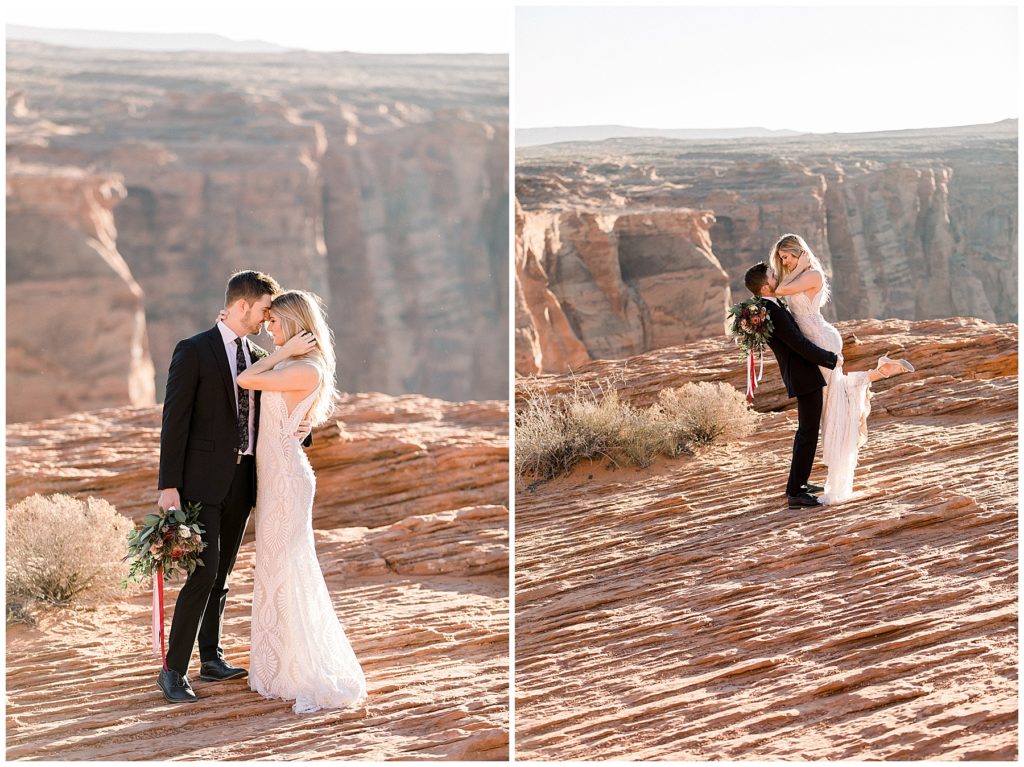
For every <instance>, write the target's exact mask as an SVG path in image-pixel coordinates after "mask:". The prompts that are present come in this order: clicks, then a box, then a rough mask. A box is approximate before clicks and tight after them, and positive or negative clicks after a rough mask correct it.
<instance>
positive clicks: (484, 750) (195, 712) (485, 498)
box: [6, 394, 509, 761]
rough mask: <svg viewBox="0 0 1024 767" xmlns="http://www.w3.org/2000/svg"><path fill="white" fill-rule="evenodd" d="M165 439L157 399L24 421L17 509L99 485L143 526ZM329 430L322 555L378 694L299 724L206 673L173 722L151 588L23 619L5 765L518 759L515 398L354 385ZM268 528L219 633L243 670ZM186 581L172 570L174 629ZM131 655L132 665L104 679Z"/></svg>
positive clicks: (316, 456)
mask: <svg viewBox="0 0 1024 767" xmlns="http://www.w3.org/2000/svg"><path fill="white" fill-rule="evenodd" d="M159 433H160V408H159V407H155V406H149V407H120V408H108V409H105V410H100V411H95V412H91V413H76V414H74V415H71V416H66V417H63V418H57V419H52V420H48V421H33V422H24V423H17V424H10V425H9V426H8V432H7V444H8V461H7V502H8V503H14V502H16V501H17V500H20V499H22V498H24V497H26V496H28V495H31V494H33V493H43V494H48V493H53V492H63V493H68V494H71V495H74V496H76V497H79V498H83V499H84V498H85V497H87V496H94V497H99V498H103V499H104V500H106V501H109V502H110V503H113V504H114V505H115V506H116V507H117V508H118V510H119V511H120V512H122V513H124V514H126V515H128V516H129V517H131V518H132V519H134V520H136V521H139V520H141V518H142V517H143V516H144V515H145V514H147V513H149V512H150V511H152V510H153V508H154V503H155V501H156V491H155V487H156V475H157V456H158V453H159V450H158V446H159ZM313 440H314V443H313V447H312V448H311V449H310V451H309V458H310V463H311V465H312V466H313V469H314V471H315V472H316V475H317V494H316V498H315V500H314V506H313V535H314V539H315V543H316V550H317V557H318V559H319V561H320V566H321V568H322V570H323V572H324V578H325V580H326V582H327V588H328V590H329V591H330V593H331V596H332V598H333V600H334V607H335V610H336V611H337V613H338V617H339V619H340V620H341V622H342V625H343V626H344V627H345V631H346V633H347V635H348V637H349V639H350V641H351V642H352V646H353V649H354V650H355V653H356V656H357V657H358V658H359V660H360V663H361V665H362V666H363V670H364V672H365V674H366V679H367V692H368V698H367V700H366V703H365V705H364V706H363V707H362V708H360V709H356V710H348V711H343V712H338V711H323V712H319V713H318V714H311V715H309V716H308V717H307V716H303V717H297V716H295V714H294V713H293V712H292V710H291V703H290V702H287V701H280V700H265V699H263V698H261V697H260V696H259V695H257V694H256V693H254V692H251V691H250V690H249V688H248V686H247V685H246V684H244V683H230V684H214V683H207V682H202V681H198V680H196V681H194V682H193V683H194V684H195V686H196V691H197V694H198V695H199V696H200V700H199V702H198V703H196V704H194V705H191V706H188V707H187V710H185V709H176V710H175V711H174V716H173V717H170V718H168V709H167V706H166V705H165V704H164V703H163V700H162V699H161V698H160V693H159V691H158V690H157V689H156V686H155V679H156V673H157V670H158V669H159V661H156V660H154V659H153V657H152V655H151V654H150V647H151V645H150V639H149V637H150V635H149V631H150V628H149V627H150V604H151V595H150V593H149V592H148V591H145V590H141V589H133V590H132V591H130V592H127V593H124V592H119V593H117V594H113V595H104V596H102V597H101V598H98V599H97V601H96V604H93V605H89V606H88V607H87V609H78V610H75V609H53V610H50V611H45V610H43V611H41V612H40V614H39V619H38V623H37V624H36V625H35V626H25V625H9V626H8V627H7V655H6V657H7V701H6V703H7V706H6V709H7V711H6V713H7V718H6V725H7V738H6V748H7V752H6V756H7V758H8V759H47V760H57V761H61V760H71V761H74V760H108V761H109V760H114V761H118V760H137V759H139V758H140V757H142V756H144V757H145V758H148V759H156V760H160V759H176V758H181V757H182V755H186V756H188V757H189V758H192V759H209V760H219V759H231V758H233V759H267V758H294V759H304V760H316V759H339V760H343V759H362V760H373V761H388V760H414V759H423V758H430V759H450V760H456V759H460V760H461V759H468V760H484V759H487V760H491V759H493V760H507V758H508V742H509V721H508V696H509V685H508V649H509V648H508V641H509V633H508V609H509V601H508V596H509V595H508V568H509V545H508V526H509V518H508V505H509V498H508V452H509V450H508V403H507V402H506V401H480V402H461V403H460V402H447V401H443V400H437V399H428V398H425V397H421V396H415V395H404V396H401V397H391V396H388V395H383V394H361V395H350V396H347V397H345V398H344V401H343V402H342V403H341V404H340V405H339V407H338V409H337V410H336V411H335V414H334V419H332V421H331V422H329V423H328V424H326V425H324V426H323V427H321V428H317V429H316V430H314V434H313ZM253 537H254V533H253V524H252V522H251V521H250V524H249V528H248V531H247V534H246V538H245V540H244V541H243V543H242V547H241V550H240V551H239V556H238V560H237V562H236V564H235V568H234V571H233V572H232V575H231V580H230V582H229V585H230V588H231V594H230V596H229V598H228V602H227V607H226V610H225V619H224V632H223V641H224V650H225V653H226V656H227V657H228V658H229V659H230V660H231V661H232V662H235V663H237V664H239V665H242V666H245V667H248V666H249V665H250V663H249V621H250V616H251V613H252V588H253V568H254V565H255V550H254V541H253ZM180 586H181V581H180V580H178V579H175V580H173V581H169V582H168V587H167V594H166V604H167V606H168V607H167V626H168V627H169V626H170V621H171V619H172V617H173V606H174V602H175V599H176V597H177V591H178V588H179V587H180ZM115 658H116V665H117V673H116V674H115V673H111V674H98V673H97V669H101V668H109V667H110V665H111V662H112V659H115ZM193 669H195V666H193ZM225 712H231V715H230V716H228V717H225ZM325 733H326V736H325Z"/></svg>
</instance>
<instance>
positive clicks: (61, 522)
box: [6, 494, 132, 623]
mask: <svg viewBox="0 0 1024 767" xmlns="http://www.w3.org/2000/svg"><path fill="white" fill-rule="evenodd" d="M131 528H132V522H131V520H129V519H128V518H127V517H125V516H123V515H121V514H119V513H118V512H117V509H115V508H114V507H113V506H111V505H110V504H109V503H107V502H106V501H104V500H101V499H97V498H88V499H86V500H85V501H80V500H78V499H77V498H73V497H71V496H68V495H59V494H58V495H50V496H42V495H33V496H31V497H29V498H26V499H25V500H23V501H21V502H20V503H16V504H15V505H13V506H11V507H9V508H8V509H7V573H6V585H7V620H8V622H22V623H30V622H31V620H32V618H31V606H32V604H33V603H36V602H45V603H49V604H54V605H70V604H72V603H74V602H76V601H78V600H79V599H81V598H82V597H84V596H86V595H93V596H98V595H101V594H103V593H106V592H108V591H110V590H112V589H113V588H114V586H115V585H116V584H117V583H118V582H119V581H120V580H121V578H122V576H123V575H124V573H123V570H124V566H123V564H122V562H121V559H122V557H123V556H124V553H125V550H126V549H125V540H126V536H127V535H128V531H129V530H131Z"/></svg>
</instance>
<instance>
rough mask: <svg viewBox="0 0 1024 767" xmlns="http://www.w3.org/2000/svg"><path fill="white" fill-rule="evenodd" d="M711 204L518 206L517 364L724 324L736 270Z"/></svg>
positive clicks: (615, 353)
mask: <svg viewBox="0 0 1024 767" xmlns="http://www.w3.org/2000/svg"><path fill="white" fill-rule="evenodd" d="M713 220H714V219H713V217H712V216H711V215H710V214H708V213H707V212H705V211H692V210H674V211H664V210H651V211H646V212H635V213H627V214H621V215H615V214H595V213H589V212H565V213H548V212H537V213H524V212H523V211H522V209H521V208H519V207H518V206H517V208H516V254H515V258H516V370H517V371H518V372H520V373H538V372H542V371H548V370H570V369H575V368H577V367H579V366H580V365H582V364H583V363H584V362H587V361H589V360H591V359H607V358H618V357H623V356H627V355H630V354H637V353H639V352H641V351H645V350H648V349H654V348H660V347H662V346H671V345H675V344H679V343H683V342H685V341H690V340H694V339H697V338H701V337H705V336H708V335H712V334H714V333H716V332H722V331H723V329H724V322H723V318H724V316H725V310H726V308H727V307H728V304H729V285H728V276H727V275H726V273H725V271H724V270H723V269H722V267H721V266H720V265H719V263H718V260H717V259H716V258H715V256H714V254H713V253H712V252H711V244H710V238H709V236H708V230H709V228H710V226H711V223H712V222H713Z"/></svg>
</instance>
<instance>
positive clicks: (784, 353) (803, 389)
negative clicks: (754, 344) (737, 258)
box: [743, 262, 839, 509]
mask: <svg viewBox="0 0 1024 767" xmlns="http://www.w3.org/2000/svg"><path fill="white" fill-rule="evenodd" d="M743 282H744V284H745V285H746V286H747V290H749V291H750V292H751V293H753V294H754V295H755V296H758V297H760V298H763V299H764V304H765V307H766V308H767V309H768V316H769V317H771V320H772V334H771V338H770V339H769V340H768V345H769V346H770V347H771V349H772V351H773V352H774V353H775V359H776V360H777V361H778V363H779V372H780V373H781V374H782V380H783V382H785V384H786V393H787V394H789V396H790V397H796V410H797V429H796V436H795V437H794V438H793V460H792V463H791V464H790V467H789V480H788V482H787V483H786V495H787V496H789V508H791V509H798V508H802V507H806V506H820V505H821V503H820V502H819V501H818V499H817V497H816V496H814V495H812V494H811V491H812V490H814V491H815V492H821V490H822V488H820V487H817V486H815V485H808V484H807V481H808V480H809V479H810V476H811V466H812V465H813V464H814V452H815V451H816V450H817V449H818V429H819V426H820V424H821V402H822V396H821V390H822V389H823V388H824V387H825V378H824V376H822V375H821V371H820V370H818V366H819V365H820V366H821V367H825V368H829V369H830V370H832V369H835V366H836V364H837V363H838V362H839V358H838V357H837V356H836V355H835V354H834V353H833V352H830V351H826V350H825V349H822V348H821V347H819V346H816V345H815V344H813V343H811V342H810V341H809V340H807V338H806V337H805V336H804V335H803V333H801V332H800V328H799V327H797V324H796V320H794V319H793V315H791V314H790V313H789V310H788V309H787V308H786V307H785V306H784V305H783V304H782V303H780V301H779V299H778V298H777V297H776V296H775V288H776V287H778V280H777V279H776V277H775V275H774V274H773V273H772V272H771V271H770V270H769V269H768V265H767V264H765V263H763V262H762V263H759V264H755V265H754V266H752V267H750V269H748V270H747V273H746V275H744V277H743Z"/></svg>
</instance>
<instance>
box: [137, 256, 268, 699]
mask: <svg viewBox="0 0 1024 767" xmlns="http://www.w3.org/2000/svg"><path fill="white" fill-rule="evenodd" d="M280 292H281V288H280V286H279V285H278V284H277V282H276V281H275V280H274V279H273V278H272V277H270V276H268V275H266V274H262V273H261V272H253V271H246V272H238V273H237V274H234V275H233V276H232V277H231V279H230V281H229V282H228V286H227V292H226V295H225V303H224V306H225V308H226V311H227V317H226V318H225V319H224V320H223V321H220V322H218V323H217V324H216V325H215V326H214V327H212V328H211V329H209V330H207V331H205V332H203V333H199V334H198V335H195V336H192V337H191V338H187V339H185V340H184V341H180V342H179V343H178V345H177V347H176V348H175V350H174V356H173V357H172V358H171V366H170V370H169V372H168V374H167V393H166V395H165V397H164V410H163V426H162V428H161V431H160V479H159V489H160V497H159V499H158V501H157V503H158V504H159V506H160V508H162V509H168V508H178V509H180V508H182V501H185V502H191V503H199V504H201V505H202V511H201V512H200V515H199V521H200V523H201V524H202V526H203V529H204V530H205V532H204V533H203V540H204V541H205V542H206V549H205V550H204V551H203V553H202V554H201V557H202V561H203V566H202V567H197V568H196V569H195V571H194V572H193V573H192V574H191V575H190V576H189V577H188V580H186V581H185V585H184V586H182V588H181V592H180V593H179V594H178V600H177V602H176V603H175V607H174V618H173V620H172V622H171V632H170V635H169V636H168V639H167V657H166V659H165V664H164V668H163V669H162V670H161V671H160V676H159V678H158V680H157V686H158V687H160V689H161V690H162V691H163V694H164V698H166V699H167V700H168V701H169V702H171V703H183V702H189V701H195V700H196V695H195V692H194V691H193V690H192V686H191V685H190V684H189V681H188V678H187V676H186V673H187V671H188V665H189V660H190V659H191V657H192V649H193V648H194V647H195V644H196V638H197V636H198V639H199V658H200V661H201V663H202V666H201V668H200V672H199V678H200V679H204V680H207V681H221V680H225V679H237V678H240V677H244V676H245V675H246V674H247V673H248V672H247V671H246V670H245V669H244V668H236V667H233V666H231V665H229V664H228V663H227V662H225V660H224V652H223V650H222V649H221V647H220V631H221V625H222V621H223V617H224V603H225V601H226V599H227V594H228V589H227V585H226V584H227V578H228V575H229V574H230V573H231V568H232V567H234V564H235V557H236V556H237V555H238V547H239V546H240V545H241V543H242V536H243V534H244V533H245V525H246V522H247V521H248V519H249V513H250V511H251V510H252V507H253V506H254V505H255V503H256V460H255V455H256V450H255V447H256V437H257V431H258V428H259V412H260V392H259V391H254V390H252V389H241V388H239V387H238V386H237V384H236V383H235V381H236V379H237V377H238V373H239V372H240V371H241V370H244V369H245V368H247V367H249V366H250V365H252V364H253V362H255V361H256V360H258V359H260V358H261V357H263V356H265V355H266V352H264V351H263V350H262V349H261V348H260V347H259V346H256V345H255V344H253V343H252V342H250V341H249V339H248V338H247V336H248V335H250V334H255V333H259V332H260V329H261V328H262V327H263V322H264V320H265V319H266V317H267V313H268V312H269V310H270V305H271V299H272V297H273V296H274V295H276V294H277V293H280Z"/></svg>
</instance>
